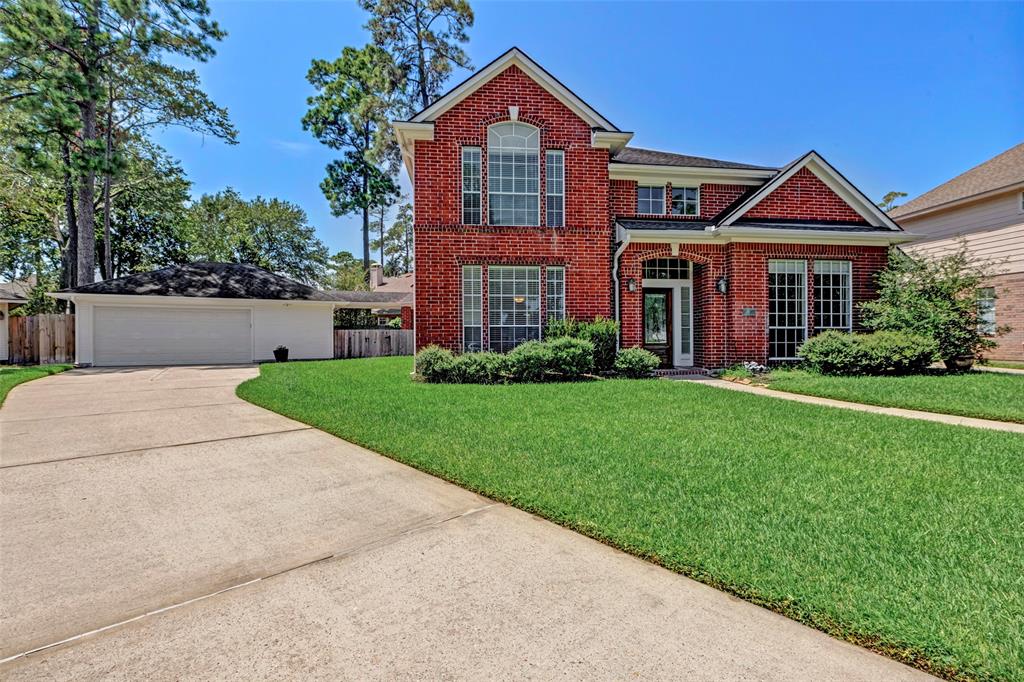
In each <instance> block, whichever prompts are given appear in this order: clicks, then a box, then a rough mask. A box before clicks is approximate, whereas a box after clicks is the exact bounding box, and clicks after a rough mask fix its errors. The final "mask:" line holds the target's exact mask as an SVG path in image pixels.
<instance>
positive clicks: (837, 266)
mask: <svg viewBox="0 0 1024 682" xmlns="http://www.w3.org/2000/svg"><path fill="white" fill-rule="evenodd" d="M819 275H821V276H822V277H824V276H826V275H828V276H835V275H839V276H840V277H842V278H844V282H843V283H842V284H840V286H839V287H836V286H834V285H832V284H828V285H824V284H821V285H820V284H819V283H818V276H819ZM840 287H841V289H842V292H843V296H842V299H841V301H842V303H844V306H843V311H842V313H840V314H841V315H842V316H843V317H844V318H845V321H846V324H844V325H834V324H831V320H829V324H827V325H825V324H822V321H823V319H824V318H825V317H826V316H828V317H833V316H835V315H836V313H834V312H830V313H825V312H824V311H822V310H820V309H819V307H818V305H819V304H820V303H821V302H822V301H824V300H825V299H824V297H822V296H821V292H822V290H824V289H829V290H835V289H837V288H840ZM831 300H832V299H831V298H830V299H829V301H831ZM828 329H838V330H841V331H846V332H850V331H853V262H852V261H848V260H834V259H819V260H815V261H814V333H815V334H817V333H819V332H823V331H826V330H828Z"/></svg>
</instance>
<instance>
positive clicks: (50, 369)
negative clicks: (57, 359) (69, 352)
mask: <svg viewBox="0 0 1024 682" xmlns="http://www.w3.org/2000/svg"><path fill="white" fill-rule="evenodd" d="M66 369H71V365H33V366H31V367H0V405H3V404H4V400H5V399H6V398H7V394H8V393H10V392H11V389H12V388H14V387H15V386H17V385H18V384H23V383H25V382H26V381H32V380H33V379H38V378H40V377H48V376H50V375H51V374H57V373H58V372H63V371H64V370H66Z"/></svg>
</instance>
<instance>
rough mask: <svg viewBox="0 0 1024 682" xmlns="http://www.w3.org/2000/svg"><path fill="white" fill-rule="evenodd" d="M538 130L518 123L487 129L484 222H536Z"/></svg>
mask: <svg viewBox="0 0 1024 682" xmlns="http://www.w3.org/2000/svg"><path fill="white" fill-rule="evenodd" d="M539 149H540V131H539V130H538V129H537V128H534V127H533V126H531V125H527V124H525V123H518V122H508V123H498V124H495V125H493V126H491V127H490V129H489V130H488V131H487V221H488V222H489V223H490V224H491V225H539V224H540V164H539V162H538V154H539V153H540V152H539Z"/></svg>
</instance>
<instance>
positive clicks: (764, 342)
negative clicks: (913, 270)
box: [620, 243, 886, 367]
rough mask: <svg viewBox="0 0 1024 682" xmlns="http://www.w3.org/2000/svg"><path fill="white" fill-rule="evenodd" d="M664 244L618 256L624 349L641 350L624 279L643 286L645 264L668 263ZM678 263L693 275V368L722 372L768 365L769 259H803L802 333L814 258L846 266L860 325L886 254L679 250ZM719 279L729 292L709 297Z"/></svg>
mask: <svg viewBox="0 0 1024 682" xmlns="http://www.w3.org/2000/svg"><path fill="white" fill-rule="evenodd" d="M671 255H672V254H671V249H670V247H669V245H668V244H644V243H632V244H630V245H629V246H628V247H627V248H626V251H625V252H624V253H623V255H622V259H621V264H622V275H621V287H620V295H621V296H622V318H621V319H622V343H623V346H624V347H630V346H636V345H640V344H641V343H642V340H643V335H642V329H641V324H642V311H641V304H642V295H643V294H642V291H641V287H638V288H637V291H636V292H634V293H630V292H629V291H628V289H627V282H628V280H629V278H630V277H632V278H634V279H635V280H636V281H637V283H638V284H639V283H641V282H642V281H643V261H644V260H647V259H649V258H665V257H670V256H671ZM678 257H679V258H686V259H688V260H692V261H694V263H695V264H696V265H695V267H694V273H693V278H694V282H693V314H694V321H693V325H694V364H695V365H698V366H703V367H727V366H730V365H733V364H736V363H739V362H746V361H748V360H752V361H755V362H762V363H763V362H766V361H767V359H768V334H767V312H768V261H769V260H770V259H776V258H799V259H805V260H807V261H808V282H807V306H808V308H807V323H808V334H810V332H811V331H812V330H813V327H814V280H813V260H814V259H816V258H823V259H828V258H834V259H838V260H850V261H852V268H853V304H854V324H855V326H856V325H858V323H859V320H860V314H859V309H858V304H859V303H861V302H862V301H865V300H868V299H870V298H873V297H874V295H875V290H876V288H875V281H874V280H875V276H876V274H877V273H878V271H879V270H881V269H882V268H884V267H885V263H886V249H885V248H884V247H874V246H831V245H810V244H752V243H732V244H694V245H689V244H681V245H680V247H679V256H678ZM722 274H725V275H726V276H727V277H728V279H729V293H728V294H726V295H724V296H723V295H722V294H719V293H718V292H716V291H715V282H716V281H717V280H718V278H719V276H721V275H722ZM744 308H754V309H755V311H756V315H755V316H754V317H744V316H743V314H742V313H743V309H744Z"/></svg>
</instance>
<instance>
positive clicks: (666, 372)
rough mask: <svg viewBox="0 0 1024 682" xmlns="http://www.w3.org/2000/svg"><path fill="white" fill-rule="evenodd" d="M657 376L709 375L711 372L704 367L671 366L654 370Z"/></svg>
mask: <svg viewBox="0 0 1024 682" xmlns="http://www.w3.org/2000/svg"><path fill="white" fill-rule="evenodd" d="M654 376H656V377H707V376H711V372H709V371H708V370H706V369H704V368H703V367H671V368H668V369H656V370H654Z"/></svg>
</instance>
